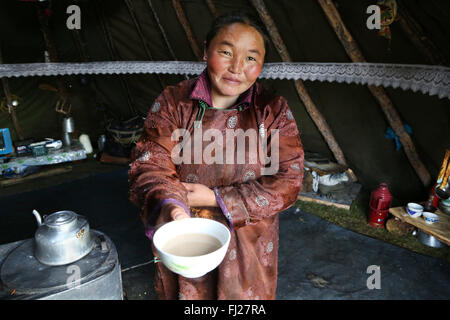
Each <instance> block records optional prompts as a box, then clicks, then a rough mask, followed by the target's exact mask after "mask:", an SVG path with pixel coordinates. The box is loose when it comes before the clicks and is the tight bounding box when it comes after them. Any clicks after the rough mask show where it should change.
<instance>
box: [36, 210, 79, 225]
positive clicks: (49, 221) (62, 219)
mask: <svg viewBox="0 0 450 320" xmlns="http://www.w3.org/2000/svg"><path fill="white" fill-rule="evenodd" d="M76 219H77V214H76V213H75V212H73V211H58V212H55V213H52V214H51V215H49V216H47V217H46V218H45V221H44V222H45V224H46V225H47V226H49V227H59V226H63V225H67V224H69V223H71V222H72V221H74V220H76Z"/></svg>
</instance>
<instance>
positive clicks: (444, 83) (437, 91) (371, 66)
mask: <svg viewBox="0 0 450 320" xmlns="http://www.w3.org/2000/svg"><path fill="white" fill-rule="evenodd" d="M205 66H206V65H205V63H204V62H191V61H148V62H147V61H102V62H87V63H29V64H1V65H0V78H2V77H6V78H8V77H30V76H57V75H74V74H152V73H156V74H180V75H199V74H200V73H201V72H202V71H203V70H204V68H205ZM260 78H266V79H289V80H297V79H301V80H311V81H315V80H317V81H329V82H340V83H341V82H345V83H357V84H364V85H375V86H383V87H393V88H401V89H403V90H407V89H411V90H413V91H414V92H415V91H420V92H422V93H424V94H425V93H427V94H429V95H438V96H439V98H444V97H445V98H448V99H450V68H448V67H444V66H432V65H408V64H381V63H315V62H311V63H301V62H281V63H266V64H265V65H264V68H263V70H262V72H261V75H260Z"/></svg>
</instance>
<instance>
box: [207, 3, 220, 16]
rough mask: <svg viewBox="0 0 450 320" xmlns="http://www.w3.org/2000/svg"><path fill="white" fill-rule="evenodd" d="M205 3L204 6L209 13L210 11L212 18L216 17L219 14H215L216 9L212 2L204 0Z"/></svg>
mask: <svg viewBox="0 0 450 320" xmlns="http://www.w3.org/2000/svg"><path fill="white" fill-rule="evenodd" d="M205 1H206V5H207V6H208V8H209V11H211V14H212V15H213V17H214V18H215V17H218V16H219V14H218V13H217V9H216V6H215V5H214V3H213V2H212V0H205Z"/></svg>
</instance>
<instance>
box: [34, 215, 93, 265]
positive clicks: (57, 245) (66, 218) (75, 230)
mask: <svg viewBox="0 0 450 320" xmlns="http://www.w3.org/2000/svg"><path fill="white" fill-rule="evenodd" d="M33 214H34V216H35V217H36V221H37V223H38V229H37V230H36V233H35V235H34V240H35V248H34V255H35V257H36V259H37V260H38V261H39V262H41V263H43V264H46V265H50V266H60V265H64V264H69V263H71V262H74V261H77V260H79V259H81V258H83V257H84V256H86V255H87V254H89V253H90V252H91V250H92V249H93V247H94V241H93V240H92V237H91V233H90V228H89V223H88V221H87V220H86V218H85V217H84V216H81V215H78V214H76V213H75V212H73V211H67V210H64V211H58V212H55V213H52V214H50V215H48V216H43V218H41V215H40V214H39V212H37V211H36V210H33Z"/></svg>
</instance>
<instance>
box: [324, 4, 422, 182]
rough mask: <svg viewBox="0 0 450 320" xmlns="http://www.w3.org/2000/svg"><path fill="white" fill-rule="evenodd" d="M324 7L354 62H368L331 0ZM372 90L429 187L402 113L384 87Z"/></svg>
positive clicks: (411, 161)
mask: <svg viewBox="0 0 450 320" xmlns="http://www.w3.org/2000/svg"><path fill="white" fill-rule="evenodd" d="M317 1H318V2H319V4H320V6H321V7H322V9H323V11H324V13H325V15H326V16H327V19H328V22H329V23H330V25H331V26H332V27H333V29H334V31H335V32H336V35H337V36H338V38H339V40H340V41H341V43H342V45H343V46H344V49H345V51H346V52H347V54H348V56H349V57H350V59H351V60H352V61H353V62H366V60H365V58H364V56H363V54H362V52H361V50H360V49H359V48H358V45H357V44H356V42H355V40H354V39H353V37H352V35H351V34H350V32H349V31H348V29H347V27H346V26H345V24H344V22H343V21H342V18H341V16H340V14H339V12H338V11H337V9H336V7H335V6H334V4H333V2H332V1H331V0H317ZM368 88H369V90H370V92H371V93H372V95H373V96H374V97H375V99H376V100H377V101H378V103H379V105H380V107H381V110H382V111H383V112H384V114H385V115H386V118H387V120H388V122H389V124H390V126H391V127H392V129H393V130H394V132H395V133H396V134H397V136H398V137H399V139H400V141H401V143H402V144H403V150H404V151H405V153H406V156H407V157H408V160H409V162H410V163H411V165H412V166H413V168H414V170H415V171H416V173H417V175H418V176H419V178H420V180H421V181H422V183H423V185H424V186H426V187H428V186H429V184H430V182H431V176H430V174H429V172H428V170H427V169H426V167H425V165H424V164H423V163H422V161H421V160H420V158H419V155H418V154H417V152H416V148H415V146H414V143H413V142H412V140H411V137H410V136H409V134H408V133H407V132H406V130H405V128H404V126H403V122H402V121H401V119H400V115H399V114H398V112H397V111H396V110H395V108H394V105H393V104H392V102H391V100H390V99H389V97H388V95H387V94H386V92H385V90H384V89H383V88H382V87H377V86H368Z"/></svg>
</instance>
